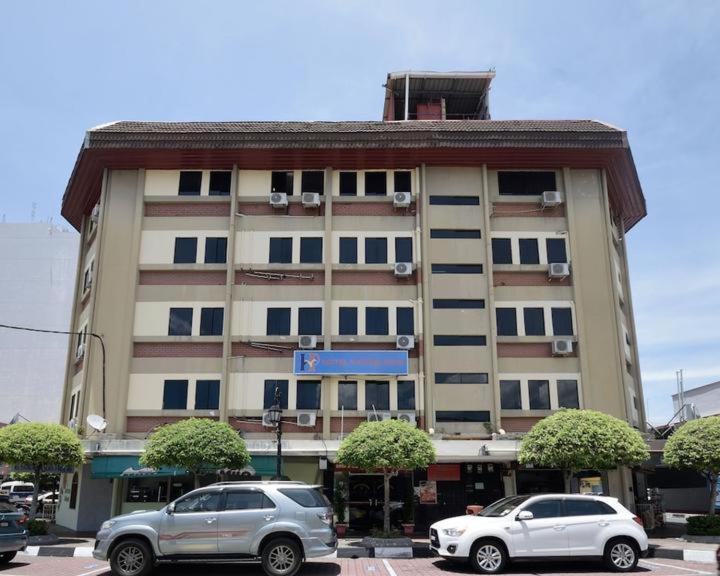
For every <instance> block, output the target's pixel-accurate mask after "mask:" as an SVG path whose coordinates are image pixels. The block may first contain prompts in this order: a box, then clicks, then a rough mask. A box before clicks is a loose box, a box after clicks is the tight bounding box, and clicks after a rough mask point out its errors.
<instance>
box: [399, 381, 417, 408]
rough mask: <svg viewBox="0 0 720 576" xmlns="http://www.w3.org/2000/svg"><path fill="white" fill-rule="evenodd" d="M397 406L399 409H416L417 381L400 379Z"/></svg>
mask: <svg viewBox="0 0 720 576" xmlns="http://www.w3.org/2000/svg"><path fill="white" fill-rule="evenodd" d="M397 407H398V410H415V382H414V381H413V380H398V383H397Z"/></svg>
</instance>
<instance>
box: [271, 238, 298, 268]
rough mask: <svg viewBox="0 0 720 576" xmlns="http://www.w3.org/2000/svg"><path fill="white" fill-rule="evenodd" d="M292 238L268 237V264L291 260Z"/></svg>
mask: <svg viewBox="0 0 720 576" xmlns="http://www.w3.org/2000/svg"><path fill="white" fill-rule="evenodd" d="M292 241H293V239H292V238H270V264H289V263H291V262H292Z"/></svg>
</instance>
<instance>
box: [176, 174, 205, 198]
mask: <svg viewBox="0 0 720 576" xmlns="http://www.w3.org/2000/svg"><path fill="white" fill-rule="evenodd" d="M201 184H202V172H180V185H179V186H178V196H200V185H201Z"/></svg>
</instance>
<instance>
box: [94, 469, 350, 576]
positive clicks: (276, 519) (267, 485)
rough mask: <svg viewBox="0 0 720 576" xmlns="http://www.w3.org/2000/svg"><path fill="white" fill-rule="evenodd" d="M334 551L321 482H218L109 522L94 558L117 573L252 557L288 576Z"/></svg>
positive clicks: (274, 575)
mask: <svg viewBox="0 0 720 576" xmlns="http://www.w3.org/2000/svg"><path fill="white" fill-rule="evenodd" d="M336 549H337V536H336V534H335V527H334V526H333V521H332V508H331V506H330V502H329V501H328V499H327V498H326V497H325V496H324V495H323V494H322V493H321V492H320V489H319V487H318V486H310V485H308V484H305V483H304V482H220V483H217V484H212V485H211V486H207V487H205V488H200V489H198V490H193V491H192V492H189V493H188V494H186V495H185V496H183V497H181V498H179V499H177V500H175V502H171V503H170V504H168V505H167V506H165V507H164V508H163V509H161V510H154V511H152V512H135V513H132V514H124V515H122V516H116V517H115V518H111V519H110V520H107V521H106V522H104V523H103V525H102V526H101V527H100V531H99V532H98V533H97V536H96V541H95V550H94V551H93V556H94V557H95V558H97V559H98V560H109V561H110V567H111V569H112V573H113V574H115V575H117V576H145V575H146V574H149V573H150V571H151V570H152V569H153V567H154V566H155V565H156V564H158V563H160V562H173V561H181V562H183V561H192V560H202V561H205V562H207V561H208V560H216V561H237V560H257V559H260V561H261V562H262V567H263V570H264V571H265V573H266V574H268V576H293V574H295V573H296V572H297V571H298V570H299V569H300V565H301V564H302V562H303V560H304V559H305V558H315V557H318V556H325V555H327V554H332V553H333V552H335V550H336Z"/></svg>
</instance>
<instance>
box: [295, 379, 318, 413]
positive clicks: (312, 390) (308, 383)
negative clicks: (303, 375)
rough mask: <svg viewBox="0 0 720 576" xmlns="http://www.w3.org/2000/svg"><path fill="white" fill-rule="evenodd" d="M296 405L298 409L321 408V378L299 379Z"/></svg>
mask: <svg viewBox="0 0 720 576" xmlns="http://www.w3.org/2000/svg"><path fill="white" fill-rule="evenodd" d="M296 405H297V409H298V410H319V409H320V380H298V383H297V400H296Z"/></svg>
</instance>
